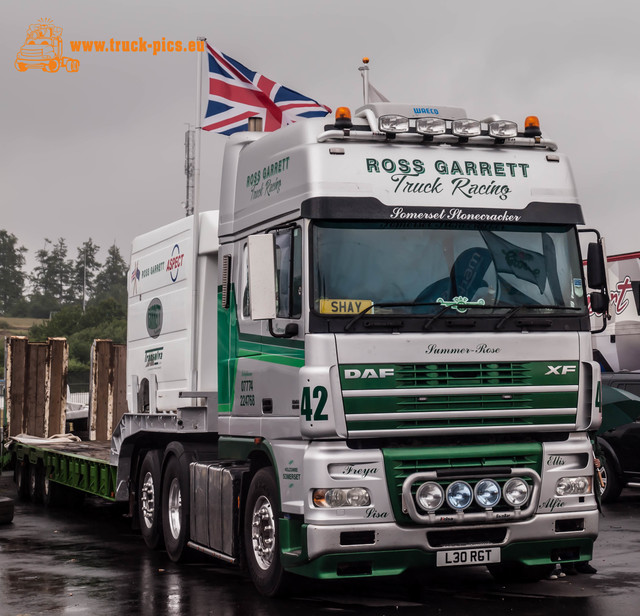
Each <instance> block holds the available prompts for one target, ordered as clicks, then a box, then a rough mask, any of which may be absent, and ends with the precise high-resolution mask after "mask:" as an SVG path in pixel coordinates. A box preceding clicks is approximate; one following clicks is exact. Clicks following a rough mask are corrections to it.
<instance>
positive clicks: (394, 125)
mask: <svg viewBox="0 0 640 616" xmlns="http://www.w3.org/2000/svg"><path fill="white" fill-rule="evenodd" d="M378 128H379V129H380V132H383V133H406V132H408V130H409V118H405V117H404V116H401V115H383V116H380V118H378Z"/></svg>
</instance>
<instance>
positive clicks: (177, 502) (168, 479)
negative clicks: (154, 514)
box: [162, 456, 189, 562]
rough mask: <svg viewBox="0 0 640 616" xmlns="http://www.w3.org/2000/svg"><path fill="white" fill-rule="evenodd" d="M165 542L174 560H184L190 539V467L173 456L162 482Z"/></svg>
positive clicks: (168, 552)
mask: <svg viewBox="0 0 640 616" xmlns="http://www.w3.org/2000/svg"><path fill="white" fill-rule="evenodd" d="M162 528H163V533H164V544H165V547H166V549H167V554H169V558H170V559H171V560H172V561H174V562H179V561H181V560H184V558H185V556H186V553H187V542H188V541H189V469H188V467H187V466H186V465H185V464H181V463H180V460H178V458H176V457H175V456H171V458H170V459H169V462H168V464H167V466H166V468H165V471H164V479H163V482H162Z"/></svg>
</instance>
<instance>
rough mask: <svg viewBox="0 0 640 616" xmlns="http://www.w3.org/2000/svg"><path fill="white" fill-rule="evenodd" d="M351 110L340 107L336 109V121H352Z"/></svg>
mask: <svg viewBox="0 0 640 616" xmlns="http://www.w3.org/2000/svg"><path fill="white" fill-rule="evenodd" d="M350 119H351V109H349V107H338V108H337V109H336V120H350Z"/></svg>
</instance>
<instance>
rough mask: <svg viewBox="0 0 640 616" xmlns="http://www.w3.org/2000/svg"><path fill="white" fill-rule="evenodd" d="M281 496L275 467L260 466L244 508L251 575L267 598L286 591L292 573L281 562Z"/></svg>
mask: <svg viewBox="0 0 640 616" xmlns="http://www.w3.org/2000/svg"><path fill="white" fill-rule="evenodd" d="M279 503H280V495H279V493H278V485H277V483H276V477H275V474H274V472H273V469H272V468H271V467H266V468H262V469H260V470H259V471H258V472H257V473H256V474H255V475H254V477H253V479H252V480H251V485H250V486H249V493H248V494H247V503H246V508H245V511H244V547H245V555H246V559H247V566H248V569H249V575H250V576H251V580H252V581H253V583H254V585H255V587H256V588H257V589H258V590H259V591H260V592H261V593H262V594H263V595H266V596H267V597H273V596H276V595H282V594H284V593H285V592H286V589H287V586H288V583H289V580H290V574H289V573H287V572H286V571H285V570H284V569H283V568H282V564H281V562H280V536H279V529H278V520H279V518H280V505H279Z"/></svg>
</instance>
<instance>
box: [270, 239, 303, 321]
mask: <svg viewBox="0 0 640 616" xmlns="http://www.w3.org/2000/svg"><path fill="white" fill-rule="evenodd" d="M274 235H275V244H276V287H277V290H276V292H277V315H278V318H280V319H299V318H300V316H301V315H302V231H301V229H300V227H289V228H286V229H278V230H277V231H274Z"/></svg>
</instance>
